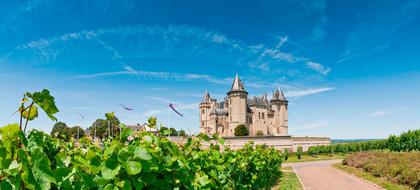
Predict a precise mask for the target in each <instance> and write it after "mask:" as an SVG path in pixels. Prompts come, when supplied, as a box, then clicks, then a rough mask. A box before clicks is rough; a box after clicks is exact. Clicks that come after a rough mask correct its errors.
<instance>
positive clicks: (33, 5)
mask: <svg viewBox="0 0 420 190" xmlns="http://www.w3.org/2000/svg"><path fill="white" fill-rule="evenodd" d="M419 13H420V2H419V1H418V0H414V1H409V0H407V1H388V2H377V1H323V0H322V1H303V0H302V1H300V0H293V1H229V2H226V1H199V2H198V1H134V0H126V1H122V0H121V1H105V0H92V1H78V0H30V1H23V0H22V1H8V0H6V1H2V2H1V6H0V92H1V93H0V107H1V109H0V125H5V124H7V123H12V122H17V121H18V116H17V115H12V113H13V112H14V111H15V110H16V108H17V107H18V103H19V98H21V96H22V94H23V93H24V92H26V91H35V90H41V89H43V88H47V89H49V90H50V91H51V93H52V94H53V95H54V96H55V97H56V101H57V105H58V107H59V109H60V113H59V114H58V115H57V116H58V118H59V120H60V121H64V122H66V123H68V124H69V125H71V126H73V125H76V124H80V125H81V126H82V127H84V128H86V127H88V126H90V124H91V123H92V122H93V121H94V120H95V119H96V118H99V117H104V116H103V114H104V113H105V112H108V111H115V112H116V114H117V116H119V117H120V119H121V120H122V121H123V122H124V123H128V124H135V123H143V122H145V121H146V119H147V118H148V117H149V116H152V115H156V116H158V118H159V119H160V121H161V122H162V123H164V124H166V123H167V122H168V119H169V118H168V106H167V104H168V102H173V103H174V104H175V105H176V107H177V108H178V109H179V110H180V112H182V113H184V115H185V116H184V117H176V115H175V114H173V113H172V114H171V116H170V117H171V118H170V123H171V124H172V126H173V127H175V128H177V129H181V128H182V129H185V130H187V129H190V130H191V131H192V132H198V131H199V128H198V103H199V102H200V100H201V97H202V95H203V93H204V91H205V90H206V89H208V90H209V91H210V93H211V95H213V96H214V97H216V98H222V97H223V96H224V95H225V93H226V92H227V91H228V90H229V87H230V85H231V82H232V79H233V77H234V75H235V73H238V74H239V76H240V77H241V79H242V80H243V81H244V83H245V87H246V89H247V91H248V92H249V94H250V96H254V95H255V96H261V95H262V94H263V93H264V92H266V93H268V94H269V95H271V92H272V91H273V90H275V89H276V88H278V87H281V88H282V89H283V90H284V91H285V93H286V96H287V98H288V99H289V102H290V106H289V117H290V118H289V131H290V134H292V135H298V136H303V135H316V136H330V137H333V138H383V137H387V136H388V135H389V134H398V133H400V132H402V131H406V130H409V129H417V128H419V126H420V119H419V118H420V117H419V116H420V109H419V107H420V101H419V100H418V98H419V97H420V85H419V84H420V46H419V45H418V44H419V43H420V37H419V34H420V24H418V23H420V14H419ZM120 104H124V105H126V106H127V107H131V108H134V109H135V111H133V112H127V111H125V112H124V111H122V109H121V107H120ZM79 113H82V114H83V115H85V119H81V118H80V116H79ZM53 124H54V123H53V122H52V121H49V120H48V119H46V117H45V115H42V114H41V118H40V119H38V120H37V121H34V122H33V123H32V124H30V127H32V128H38V129H42V130H45V131H50V130H51V128H52V125H53Z"/></svg>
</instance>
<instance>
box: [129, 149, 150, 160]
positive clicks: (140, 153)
mask: <svg viewBox="0 0 420 190" xmlns="http://www.w3.org/2000/svg"><path fill="white" fill-rule="evenodd" d="M130 150H132V152H133V153H134V158H140V159H143V160H151V159H152V156H151V155H150V153H149V152H147V150H146V148H145V147H143V146H131V147H130Z"/></svg>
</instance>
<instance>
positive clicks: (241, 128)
mask: <svg viewBox="0 0 420 190" xmlns="http://www.w3.org/2000/svg"><path fill="white" fill-rule="evenodd" d="M248 135H249V131H248V128H247V127H246V126H245V125H244V124H239V125H238V126H237V127H236V128H235V136H248Z"/></svg>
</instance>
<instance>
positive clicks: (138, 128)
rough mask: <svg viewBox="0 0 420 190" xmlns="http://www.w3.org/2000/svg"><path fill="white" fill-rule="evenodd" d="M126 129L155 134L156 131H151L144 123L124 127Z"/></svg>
mask: <svg viewBox="0 0 420 190" xmlns="http://www.w3.org/2000/svg"><path fill="white" fill-rule="evenodd" d="M126 127H128V128H131V129H133V130H135V131H148V132H154V133H155V132H157V129H153V128H150V127H149V126H147V124H146V123H143V124H139V123H137V124H136V125H126Z"/></svg>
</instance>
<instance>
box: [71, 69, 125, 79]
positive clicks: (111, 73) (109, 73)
mask: <svg viewBox="0 0 420 190" xmlns="http://www.w3.org/2000/svg"><path fill="white" fill-rule="evenodd" d="M119 75H133V73H132V72H130V71H116V72H103V73H93V74H87V75H78V76H74V77H70V78H69V79H91V78H98V77H111V76H119Z"/></svg>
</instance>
